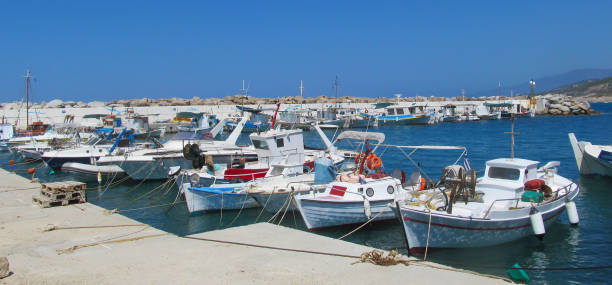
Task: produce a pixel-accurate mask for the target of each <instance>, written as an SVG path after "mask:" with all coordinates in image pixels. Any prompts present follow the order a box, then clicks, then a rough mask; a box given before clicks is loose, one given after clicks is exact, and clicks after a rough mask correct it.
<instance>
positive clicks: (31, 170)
mask: <svg viewBox="0 0 612 285" xmlns="http://www.w3.org/2000/svg"><path fill="white" fill-rule="evenodd" d="M34 171H36V169H34V168H30V169H28V173H30V174H32V173H34Z"/></svg>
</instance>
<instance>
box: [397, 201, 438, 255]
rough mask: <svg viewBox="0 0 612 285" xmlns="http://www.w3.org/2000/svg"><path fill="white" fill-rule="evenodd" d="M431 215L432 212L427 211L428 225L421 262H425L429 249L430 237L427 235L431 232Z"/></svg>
mask: <svg viewBox="0 0 612 285" xmlns="http://www.w3.org/2000/svg"><path fill="white" fill-rule="evenodd" d="M431 215H432V211H431V209H429V223H428V224H427V243H426V244H425V256H423V260H427V250H428V249H429V237H430V235H429V234H430V232H431ZM402 226H403V225H402Z"/></svg>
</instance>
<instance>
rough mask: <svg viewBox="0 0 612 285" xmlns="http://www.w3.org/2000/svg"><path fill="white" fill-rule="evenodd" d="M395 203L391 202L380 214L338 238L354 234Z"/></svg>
mask: <svg viewBox="0 0 612 285" xmlns="http://www.w3.org/2000/svg"><path fill="white" fill-rule="evenodd" d="M392 205H393V204H392V203H389V204H388V205H387V206H386V207H385V208H383V209H382V210H381V211H380V212H379V213H378V214H376V215H375V216H374V217H372V218H370V219H368V220H367V221H366V222H365V223H363V224H361V225H360V226H358V227H357V228H355V229H354V230H352V231H350V232H348V233H347V234H345V235H343V236H341V237H339V238H338V239H343V238H345V237H347V236H350V235H351V234H353V233H354V232H356V231H358V230H360V229H361V228H363V227H365V225H367V224H369V223H370V222H372V221H373V220H374V219H376V218H378V217H379V216H380V215H382V214H383V213H385V212H386V211H387V210H388V209H389V208H390V207H391V206H392Z"/></svg>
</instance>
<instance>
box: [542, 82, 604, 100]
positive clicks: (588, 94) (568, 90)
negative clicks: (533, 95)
mask: <svg viewBox="0 0 612 285" xmlns="http://www.w3.org/2000/svg"><path fill="white" fill-rule="evenodd" d="M543 93H560V94H566V95H568V96H573V97H583V98H585V99H587V100H588V101H591V102H602V101H605V102H609V101H612V77H608V78H604V79H589V80H583V81H580V82H576V83H572V84H569V85H566V86H563V87H560V88H555V89H552V90H550V91H547V92H543ZM543 93H542V94H543Z"/></svg>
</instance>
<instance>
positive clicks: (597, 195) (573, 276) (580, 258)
mask: <svg viewBox="0 0 612 285" xmlns="http://www.w3.org/2000/svg"><path fill="white" fill-rule="evenodd" d="M593 107H594V108H595V109H596V110H598V111H600V112H602V114H601V115H594V116H570V117H535V118H521V119H517V120H516V121H515V131H516V132H518V133H519V134H517V135H516V137H515V140H516V142H515V144H516V145H515V156H516V157H521V158H527V159H532V160H537V161H540V162H541V163H542V164H543V163H546V162H548V161H554V160H556V161H560V162H561V166H560V168H559V174H560V175H562V176H565V177H567V178H570V179H572V180H573V181H575V182H576V183H578V184H579V186H580V188H581V193H580V195H579V196H578V197H577V199H576V204H577V207H578V211H579V214H580V225H579V226H578V227H572V226H570V225H569V223H568V221H567V216H566V215H565V214H563V215H561V216H560V218H559V219H558V221H557V222H555V223H554V225H553V226H551V227H549V228H547V229H546V231H547V234H546V237H545V238H544V239H543V240H542V241H540V240H538V239H537V238H535V237H527V238H524V239H521V240H518V241H515V242H511V243H507V244H502V245H498V246H493V247H485V248H477V249H449V250H438V251H433V252H430V253H428V260H432V261H434V262H438V263H441V264H446V265H449V266H453V267H457V268H465V269H470V270H474V271H477V272H482V273H491V274H496V275H501V276H506V269H508V268H510V267H511V266H512V265H514V264H515V263H518V264H520V265H521V266H522V267H526V268H549V269H559V268H567V269H564V270H528V271H527V273H528V274H529V276H530V277H531V279H532V282H531V284H566V283H570V284H601V283H609V278H610V277H611V276H612V269H610V268H608V269H599V270H597V269H589V270H571V269H569V268H582V267H595V266H607V265H612V254H610V253H611V251H610V249H609V246H608V241H610V240H612V226H610V223H609V221H610V220H612V208H611V205H612V195H610V193H608V192H609V191H610V190H609V189H610V188H611V186H612V178H605V177H598V176H594V177H591V176H582V177H581V176H580V175H579V173H578V168H577V166H576V162H575V160H574V157H573V152H572V149H571V146H570V143H569V139H568V136H567V133H569V132H574V133H575V134H576V137H577V138H578V140H586V141H591V142H592V143H594V144H612V136H610V134H611V133H612V104H593ZM370 131H376V132H383V133H385V134H386V136H387V139H386V141H385V143H387V144H395V145H454V146H465V147H466V148H467V150H468V153H469V155H468V158H469V162H470V165H471V167H472V168H473V169H476V170H477V171H480V172H479V174H480V175H481V174H482V170H484V163H485V161H486V160H488V159H493V158H498V157H509V156H510V149H511V148H510V136H509V135H508V134H505V133H504V132H509V131H510V121H508V120H492V121H476V122H461V123H440V124H436V125H428V126H401V127H381V128H378V129H373V130H370ZM326 132H329V131H326ZM329 135H330V137H331V136H332V135H333V131H332V132H330V133H329ZM240 140H241V141H242V143H245V142H248V136H246V135H243V136H242V137H241V139H240ZM305 141H306V144H308V145H311V146H317V145H319V146H322V145H321V144H320V142H319V140H318V138H317V135H316V133H314V132H307V133H305ZM239 143H240V142H239ZM381 151H382V152H383V153H382V155H381V158H382V160H383V164H384V167H385V169H386V170H389V171H390V170H393V169H404V170H405V171H406V173H410V172H412V171H413V170H415V165H414V164H413V163H412V162H411V161H409V160H408V159H406V158H405V157H404V156H403V155H402V154H401V153H394V152H393V151H392V150H385V149H384V148H383V149H381ZM460 155H461V151H457V150H436V151H432V150H419V151H417V152H415V153H414V154H413V155H412V159H413V160H414V163H416V164H417V165H418V166H419V167H421V168H422V169H423V170H424V171H425V172H426V173H427V174H428V175H429V176H430V177H431V178H437V177H439V176H440V174H441V169H442V168H443V167H444V166H446V165H449V164H452V163H455V161H457V159H458V158H459V156H460ZM10 159H15V158H13V157H12V156H11V155H10V154H9V153H2V154H0V166H1V167H2V168H4V169H6V170H9V171H15V172H16V173H18V174H20V175H23V176H29V174H28V173H27V170H28V169H29V168H37V171H36V177H37V178H38V179H40V180H41V181H62V180H71V179H77V178H76V177H71V176H70V175H67V174H63V173H61V172H57V173H53V174H51V173H50V171H49V169H47V168H46V167H44V166H43V165H42V164H40V163H31V164H22V163H19V162H18V163H16V164H15V165H10V164H8V161H9V160H10ZM460 162H461V163H463V160H460ZM162 183H164V182H163V181H162V182H149V181H147V182H143V183H139V182H134V181H126V182H125V183H122V184H120V185H117V186H112V187H107V186H109V185H107V184H102V185H98V184H97V183H89V184H88V201H89V202H91V203H93V204H96V205H99V206H101V207H104V208H106V209H109V210H112V209H117V210H118V214H121V215H125V216H127V217H129V218H132V219H135V220H138V221H140V222H143V223H147V224H150V225H152V226H154V227H157V228H159V229H162V230H165V231H169V232H172V233H175V234H177V235H187V234H193V233H199V232H204V231H210V230H216V229H222V228H226V227H231V226H239V225H246V224H251V223H254V222H262V221H263V222H265V221H269V220H270V219H271V215H270V214H267V213H266V212H262V211H261V209H244V210H241V211H219V212H214V213H204V214H198V215H191V216H190V215H189V214H188V212H187V209H186V206H185V204H184V203H180V201H181V198H180V197H178V195H177V187H176V185H172V183H167V184H164V185H162ZM177 201H178V203H176V202H177ZM273 221H274V222H275V223H280V224H281V225H284V226H287V227H293V228H298V229H301V230H307V229H306V227H305V226H304V223H303V222H302V221H301V217H300V215H299V213H287V214H286V215H284V217H283V219H282V221H280V217H276V219H274V220H273ZM355 227H356V226H355V225H352V226H345V227H339V228H333V229H326V230H322V231H318V232H317V233H319V234H321V235H325V236H329V237H335V238H337V237H340V236H342V235H344V234H346V233H348V232H350V231H351V230H353V229H354V228H355ZM345 239H346V240H347V241H350V242H354V243H358V244H364V245H367V246H371V247H375V248H381V249H386V250H390V249H398V250H400V251H401V252H404V253H405V252H406V249H407V247H406V244H405V241H404V236H403V232H402V228H401V225H400V224H399V222H396V221H385V222H380V223H374V224H372V225H368V226H366V227H364V228H363V229H361V230H359V231H357V232H355V233H354V234H351V235H349V236H348V237H346V238H345ZM415 278H418V277H415Z"/></svg>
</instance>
